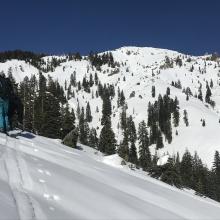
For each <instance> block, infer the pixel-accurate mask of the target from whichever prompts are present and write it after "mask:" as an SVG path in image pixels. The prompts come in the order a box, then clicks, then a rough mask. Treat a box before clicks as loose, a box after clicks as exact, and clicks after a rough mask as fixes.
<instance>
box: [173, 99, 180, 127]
mask: <svg viewBox="0 0 220 220" xmlns="http://www.w3.org/2000/svg"><path fill="white" fill-rule="evenodd" d="M179 121H180V113H179V101H178V99H177V97H175V100H174V109H173V124H174V127H178V126H179Z"/></svg>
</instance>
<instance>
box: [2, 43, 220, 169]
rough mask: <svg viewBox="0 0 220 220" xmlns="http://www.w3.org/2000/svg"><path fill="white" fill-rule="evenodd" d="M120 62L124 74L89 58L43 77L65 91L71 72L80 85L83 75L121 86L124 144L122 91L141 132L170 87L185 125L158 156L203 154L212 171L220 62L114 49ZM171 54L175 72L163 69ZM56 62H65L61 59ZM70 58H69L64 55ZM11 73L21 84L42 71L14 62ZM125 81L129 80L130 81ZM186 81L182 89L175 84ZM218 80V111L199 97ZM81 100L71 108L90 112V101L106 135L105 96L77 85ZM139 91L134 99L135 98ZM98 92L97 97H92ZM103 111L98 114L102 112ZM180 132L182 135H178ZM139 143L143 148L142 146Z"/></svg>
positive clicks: (218, 146) (218, 127)
mask: <svg viewBox="0 0 220 220" xmlns="http://www.w3.org/2000/svg"><path fill="white" fill-rule="evenodd" d="M111 52H112V54H113V57H114V61H116V62H118V63H119V64H120V67H116V68H115V69H117V68H118V73H117V74H113V75H111V73H112V71H114V69H113V68H111V67H108V65H103V66H101V71H97V70H96V68H95V67H93V66H91V64H90V62H89V61H88V60H87V59H86V57H84V58H85V59H83V60H81V61H79V60H78V61H74V60H71V61H68V60H67V61H64V62H62V63H61V64H60V66H58V67H56V68H55V70H54V72H49V73H43V74H44V75H45V76H47V75H50V76H51V77H52V78H53V79H57V80H58V81H59V83H60V84H61V85H62V86H63V87H64V85H65V81H66V82H67V87H68V85H69V83H70V76H71V74H73V73H74V71H75V73H76V81H77V82H79V81H80V82H81V83H82V80H83V77H85V76H86V77H87V79H89V76H90V74H92V76H93V77H94V75H95V73H97V75H98V78H99V81H100V82H101V83H102V85H104V83H106V84H108V83H109V84H113V85H115V93H116V96H115V98H114V99H113V100H112V108H113V111H112V112H113V113H112V127H113V130H114V132H115V134H116V139H117V141H118V144H119V143H120V141H121V140H122V138H123V137H122V133H121V129H119V128H118V123H119V120H120V119H119V118H120V113H121V109H118V108H117V98H118V97H117V89H118V87H119V88H120V90H123V92H124V95H125V98H126V102H127V105H128V109H127V115H128V116H129V115H132V117H133V119H134V122H135V125H136V129H137V128H138V123H139V122H140V121H142V120H145V121H147V117H148V116H147V108H148V102H149V101H150V102H152V103H153V102H154V101H155V100H156V99H157V97H158V95H159V94H162V95H164V94H165V93H166V89H167V87H170V91H171V95H170V96H171V98H175V96H177V97H178V100H179V102H180V125H179V127H177V128H175V127H173V128H172V132H173V135H172V136H173V140H172V143H171V144H168V143H167V141H166V140H165V138H164V148H163V149H160V150H159V151H158V152H157V155H158V156H159V157H164V155H167V153H169V155H171V156H172V155H173V154H176V153H177V152H179V153H180V157H181V156H182V155H183V153H184V152H185V151H186V149H188V150H189V151H190V153H191V154H194V152H195V151H197V153H198V155H199V156H200V157H201V159H202V161H203V163H205V164H207V166H208V168H211V167H212V162H213V157H214V153H215V151H216V150H218V151H220V139H219V134H220V123H219V119H220V64H219V60H218V61H210V60H206V58H207V57H210V56H208V55H207V56H198V57H195V56H190V55H185V54H181V53H178V52H175V51H171V50H166V49H157V48H151V47H146V48H140V47H122V48H119V49H117V50H114V51H111ZM166 56H168V57H169V58H170V59H171V60H173V62H174V64H173V68H167V69H163V68H161V66H163V65H164V63H165V59H166ZM177 56H180V57H181V59H182V64H183V65H182V66H181V67H180V66H178V65H176V63H175V59H176V58H177ZM51 58H52V57H51V56H49V57H44V58H43V59H44V60H45V61H47V60H51ZM56 58H59V57H58V56H56ZM60 58H62V59H64V58H65V56H60ZM192 65H193V66H194V70H193V72H191V71H190V69H191V67H192ZM9 70H10V71H11V72H12V74H13V76H14V77H15V79H16V81H17V82H21V81H22V80H23V78H24V77H25V76H28V77H31V75H36V76H37V75H38V74H39V70H38V69H37V68H35V67H33V66H32V65H30V64H29V63H25V62H24V61H18V60H10V61H7V62H5V63H0V71H4V72H5V74H7V73H8V71H9ZM124 79H125V81H124ZM178 80H180V81H181V85H182V89H178V88H176V87H174V86H171V83H172V81H173V82H177V81H178ZM210 80H212V81H213V88H212V96H211V99H212V100H214V101H215V103H216V106H215V108H214V109H213V108H212V107H211V106H210V105H207V103H205V101H203V102H202V101H200V100H199V99H198V98H195V97H194V95H196V94H197V95H198V88H199V86H200V84H201V85H202V94H203V100H204V99H205V94H206V81H208V83H210ZM152 85H154V86H155V87H156V97H155V98H152V96H151V88H152ZM187 87H189V88H190V90H191V91H192V94H193V96H190V97H189V101H187V100H186V95H185V94H184V93H183V92H182V90H183V89H184V88H185V89H186V88H187ZM72 91H74V93H75V98H71V99H70V100H69V104H70V106H71V107H72V108H74V110H75V112H76V109H77V105H78V103H79V106H80V108H81V107H84V109H85V108H86V104H87V102H89V103H90V106H91V113H92V116H93V120H92V122H91V123H89V126H90V128H91V127H93V128H96V129H97V133H98V135H99V133H100V131H101V128H102V126H101V117H102V114H101V112H102V111H101V110H102V100H101V98H100V97H98V98H96V96H95V93H96V91H97V87H96V86H95V85H94V86H93V87H91V93H86V92H85V91H84V90H83V89H81V90H80V91H78V89H77V87H75V88H73V87H72ZM132 92H135V96H134V97H130V94H131V93H132ZM92 93H93V95H94V97H92ZM97 108H98V110H99V111H98V112H97V111H96V110H97ZM184 109H186V110H187V112H188V117H189V127H186V126H185V124H184V122H183V111H184ZM201 119H204V120H205V123H206V126H205V127H203V126H202V122H201ZM176 131H178V136H177V135H175V134H176ZM136 145H138V144H136ZM150 149H151V153H152V154H155V146H151V147H150Z"/></svg>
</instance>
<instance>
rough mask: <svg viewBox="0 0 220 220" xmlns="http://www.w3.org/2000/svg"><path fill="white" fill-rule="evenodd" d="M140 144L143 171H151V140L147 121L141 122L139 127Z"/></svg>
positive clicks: (140, 160)
mask: <svg viewBox="0 0 220 220" xmlns="http://www.w3.org/2000/svg"><path fill="white" fill-rule="evenodd" d="M138 143H139V155H140V157H139V163H140V166H141V167H142V168H143V170H145V171H146V170H149V169H150V167H151V165H152V162H151V153H150V150H149V138H148V132H147V126H146V123H145V121H142V122H140V124H139V127H138Z"/></svg>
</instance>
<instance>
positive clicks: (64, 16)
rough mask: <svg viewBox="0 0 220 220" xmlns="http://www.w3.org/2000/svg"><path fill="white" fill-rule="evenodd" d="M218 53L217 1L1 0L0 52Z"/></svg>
mask: <svg viewBox="0 0 220 220" xmlns="http://www.w3.org/2000/svg"><path fill="white" fill-rule="evenodd" d="M129 45H130V46H152V47H161V48H168V49H174V50H178V51H181V52H185V53H189V54H195V55H196V54H204V53H205V52H210V53H211V52H215V51H217V52H218V53H220V1H219V0H206V1H204V0H152V1H151V0H78V1H77V0H76V1H75V0H14V1H13V0H0V51H3V50H14V49H23V50H31V51H35V52H46V53H57V54H61V53H65V52H75V51H79V52H81V53H82V54H87V53H88V52H89V51H91V50H93V51H104V50H108V49H115V48H118V47H121V46H129Z"/></svg>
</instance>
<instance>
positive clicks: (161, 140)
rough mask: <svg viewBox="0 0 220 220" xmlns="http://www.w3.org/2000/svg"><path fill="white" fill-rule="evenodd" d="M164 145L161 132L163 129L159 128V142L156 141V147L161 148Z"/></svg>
mask: <svg viewBox="0 0 220 220" xmlns="http://www.w3.org/2000/svg"><path fill="white" fill-rule="evenodd" d="M163 147H164V145H163V137H162V134H161V131H160V130H158V132H157V142H156V149H157V150H158V149H160V148H163Z"/></svg>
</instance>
